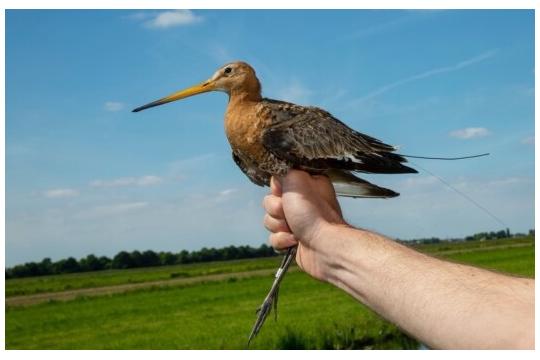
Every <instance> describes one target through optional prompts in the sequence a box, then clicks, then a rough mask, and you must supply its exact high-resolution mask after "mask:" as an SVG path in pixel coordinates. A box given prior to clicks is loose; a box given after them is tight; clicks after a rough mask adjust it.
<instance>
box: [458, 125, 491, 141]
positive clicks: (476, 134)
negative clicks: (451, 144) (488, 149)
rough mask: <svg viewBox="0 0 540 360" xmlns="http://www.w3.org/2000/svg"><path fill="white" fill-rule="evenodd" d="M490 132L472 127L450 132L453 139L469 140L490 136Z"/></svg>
mask: <svg viewBox="0 0 540 360" xmlns="http://www.w3.org/2000/svg"><path fill="white" fill-rule="evenodd" d="M489 134H490V131H489V130H488V129H486V128H483V127H470V128H465V129H459V130H454V131H452V132H450V136H451V137H455V138H458V139H463V140H468V139H474V138H481V137H485V136H488V135H489Z"/></svg>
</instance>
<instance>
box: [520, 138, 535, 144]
mask: <svg viewBox="0 0 540 360" xmlns="http://www.w3.org/2000/svg"><path fill="white" fill-rule="evenodd" d="M521 143H522V144H526V145H534V136H527V137H526V138H524V139H522V140H521Z"/></svg>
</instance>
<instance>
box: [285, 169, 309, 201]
mask: <svg viewBox="0 0 540 360" xmlns="http://www.w3.org/2000/svg"><path fill="white" fill-rule="evenodd" d="M310 181H313V179H312V177H311V175H309V174H308V173H307V172H305V171H300V170H294V169H291V170H289V172H288V173H287V175H286V176H285V177H284V178H283V179H282V180H281V187H282V191H283V192H284V193H286V192H295V193H298V194H303V195H306V194H307V193H308V192H309V183H310Z"/></svg>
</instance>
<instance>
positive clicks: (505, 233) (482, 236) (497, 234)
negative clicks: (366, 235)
mask: <svg viewBox="0 0 540 360" xmlns="http://www.w3.org/2000/svg"><path fill="white" fill-rule="evenodd" d="M528 235H529V236H533V237H534V229H531V230H529V234H528ZM524 236H527V234H523V233H515V234H512V233H511V232H510V229H508V228H506V229H505V230H500V231H490V232H480V233H476V234H474V235H470V236H467V237H465V238H450V239H440V238H438V237H430V238H422V239H413V240H400V239H397V241H399V242H401V243H405V244H411V243H412V244H437V243H440V242H456V241H474V240H496V239H505V238H511V237H524Z"/></svg>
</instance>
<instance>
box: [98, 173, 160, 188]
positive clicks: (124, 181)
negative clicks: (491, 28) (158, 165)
mask: <svg viewBox="0 0 540 360" xmlns="http://www.w3.org/2000/svg"><path fill="white" fill-rule="evenodd" d="M161 182H163V179H162V178H161V177H159V176H155V175H146V176H141V177H123V178H118V179H112V180H94V181H92V182H91V183H90V186H92V187H101V188H108V187H124V186H152V185H157V184H160V183H161Z"/></svg>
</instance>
